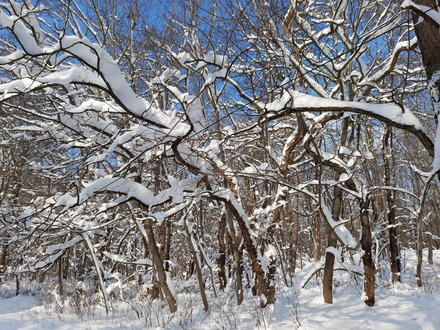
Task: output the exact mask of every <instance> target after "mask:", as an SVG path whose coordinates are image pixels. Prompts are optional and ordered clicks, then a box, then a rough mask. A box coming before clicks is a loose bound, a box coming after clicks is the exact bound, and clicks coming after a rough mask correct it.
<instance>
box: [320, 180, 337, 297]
mask: <svg viewBox="0 0 440 330" xmlns="http://www.w3.org/2000/svg"><path fill="white" fill-rule="evenodd" d="M341 206H342V189H341V188H339V187H337V186H336V187H335V195H334V198H333V205H332V217H333V220H334V221H338V219H339V215H340V214H341ZM337 243H338V236H337V235H336V233H335V232H334V230H333V229H332V228H330V229H329V234H328V243H327V246H328V247H329V248H336V244H337ZM334 265H335V255H334V254H333V253H332V252H329V251H327V252H326V253H325V265H324V279H323V282H322V285H323V288H322V294H323V296H324V302H326V303H328V304H332V303H333V268H334Z"/></svg>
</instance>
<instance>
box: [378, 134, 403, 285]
mask: <svg viewBox="0 0 440 330" xmlns="http://www.w3.org/2000/svg"><path fill="white" fill-rule="evenodd" d="M390 138H391V127H390V126H386V127H385V132H384V136H383V141H382V142H383V160H384V171H385V175H384V183H385V186H388V187H391V185H392V183H391V164H390V157H391V153H390V150H389V149H390ZM386 200H387V209H388V225H389V228H390V229H389V239H390V264H391V280H392V282H393V283H395V282H400V271H401V266H400V258H399V255H400V253H399V245H398V241H397V228H396V210H395V197H394V191H392V190H388V191H386Z"/></svg>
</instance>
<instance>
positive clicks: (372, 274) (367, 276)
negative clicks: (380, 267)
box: [360, 198, 376, 306]
mask: <svg viewBox="0 0 440 330" xmlns="http://www.w3.org/2000/svg"><path fill="white" fill-rule="evenodd" d="M368 206H369V200H368V198H366V200H363V201H362V202H361V203H360V207H361V215H360V217H361V227H362V241H361V246H362V252H363V255H362V261H363V264H364V294H365V297H364V301H365V303H366V304H367V305H368V306H373V305H374V285H375V279H376V268H375V266H374V261H373V253H372V251H371V248H372V241H371V225H370V218H369V215H368Z"/></svg>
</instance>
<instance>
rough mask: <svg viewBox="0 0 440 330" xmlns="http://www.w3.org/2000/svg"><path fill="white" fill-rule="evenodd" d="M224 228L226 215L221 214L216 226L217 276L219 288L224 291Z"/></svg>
mask: <svg viewBox="0 0 440 330" xmlns="http://www.w3.org/2000/svg"><path fill="white" fill-rule="evenodd" d="M225 228H226V215H223V216H222V217H221V218H220V223H219V228H218V243H219V247H218V254H219V256H218V260H217V265H218V277H219V282H220V290H221V291H224V289H225V288H226V283H227V281H226V272H225V265H226V243H225Z"/></svg>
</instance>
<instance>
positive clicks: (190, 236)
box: [183, 219, 209, 312]
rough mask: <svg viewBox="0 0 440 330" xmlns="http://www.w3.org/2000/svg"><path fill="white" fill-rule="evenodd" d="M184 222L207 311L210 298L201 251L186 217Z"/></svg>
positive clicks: (204, 306)
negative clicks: (203, 270)
mask: <svg viewBox="0 0 440 330" xmlns="http://www.w3.org/2000/svg"><path fill="white" fill-rule="evenodd" d="M183 224H184V227H185V232H186V238H187V240H188V247H189V250H190V251H191V254H192V256H193V259H194V265H195V268H196V273H197V281H198V283H199V288H200V295H201V296H202V302H203V310H204V311H205V312H207V311H208V310H209V304H208V299H207V298H206V291H205V283H204V282H203V275H202V269H201V258H200V253H199V252H198V251H197V246H194V245H195V244H193V239H194V236H193V233H192V232H190V231H189V229H188V224H187V222H186V219H184V222H183Z"/></svg>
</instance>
